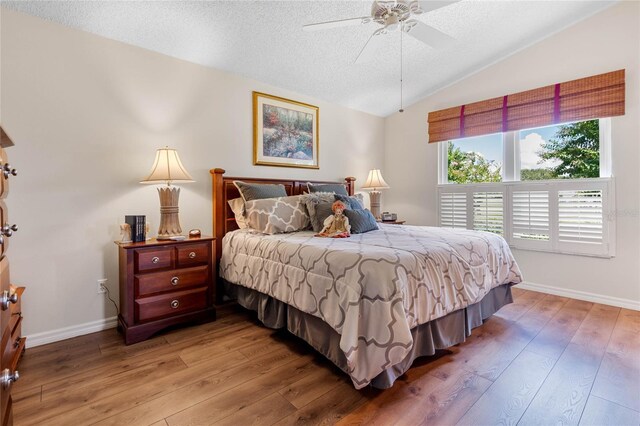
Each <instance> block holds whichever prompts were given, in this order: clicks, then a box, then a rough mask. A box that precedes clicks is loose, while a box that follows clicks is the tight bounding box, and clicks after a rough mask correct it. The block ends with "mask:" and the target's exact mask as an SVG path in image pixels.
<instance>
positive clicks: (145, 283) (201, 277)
mask: <svg viewBox="0 0 640 426" xmlns="http://www.w3.org/2000/svg"><path fill="white" fill-rule="evenodd" d="M208 278H209V266H197V267H194V268H185V269H176V270H173V271H165V272H154V273H151V274H143V275H136V277H135V285H136V297H138V296H146V295H149V294H153V293H161V292H165V291H180V290H184V289H185V288H189V287H196V286H204V285H208V284H209V283H208V282H207V279H208Z"/></svg>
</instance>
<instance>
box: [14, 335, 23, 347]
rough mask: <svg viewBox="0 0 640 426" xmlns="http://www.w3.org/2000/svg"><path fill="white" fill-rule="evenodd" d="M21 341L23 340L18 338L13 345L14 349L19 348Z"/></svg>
mask: <svg viewBox="0 0 640 426" xmlns="http://www.w3.org/2000/svg"><path fill="white" fill-rule="evenodd" d="M20 339H22V337H18V338H17V339H16V341H15V343H14V344H13V347H14V348H17V347H18V346H20Z"/></svg>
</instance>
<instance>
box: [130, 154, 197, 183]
mask: <svg viewBox="0 0 640 426" xmlns="http://www.w3.org/2000/svg"><path fill="white" fill-rule="evenodd" d="M164 182H166V183H167V184H170V183H171V182H195V181H194V180H193V178H192V177H191V175H190V174H189V173H188V172H187V171H186V170H185V168H184V166H183V165H182V162H181V161H180V157H179V156H178V151H176V150H175V149H171V148H168V147H165V148H160V149H158V150H157V151H156V160H155V161H154V162H153V167H151V173H149V176H147V177H146V178H145V179H144V180H142V181H141V182H140V183H164Z"/></svg>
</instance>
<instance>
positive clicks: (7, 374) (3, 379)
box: [0, 368, 20, 389]
mask: <svg viewBox="0 0 640 426" xmlns="http://www.w3.org/2000/svg"><path fill="white" fill-rule="evenodd" d="M19 378H20V373H18V371H17V370H16V371H14V372H13V374H11V371H10V370H9V369H8V368H5V369H4V370H2V374H0V384H2V388H3V389H9V387H10V386H11V383H13V382H17V381H18V379H19Z"/></svg>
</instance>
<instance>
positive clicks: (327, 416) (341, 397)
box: [275, 380, 376, 426]
mask: <svg viewBox="0 0 640 426" xmlns="http://www.w3.org/2000/svg"><path fill="white" fill-rule="evenodd" d="M371 392H374V393H375V392H376V391H375V390H372V389H366V390H363V391H358V390H356V389H355V388H354V387H353V384H351V380H349V381H346V380H344V381H341V382H340V383H339V384H338V386H336V387H335V388H334V389H333V390H332V391H331V392H327V393H325V394H324V395H322V396H321V397H320V398H317V399H315V400H313V401H311V402H310V403H309V404H307V405H305V406H304V407H303V408H302V409H300V410H298V411H296V412H295V413H293V414H290V415H289V416H287V417H285V418H284V419H282V420H280V421H279V422H277V423H275V424H276V425H280V426H284V425H334V424H338V423H339V422H340V420H341V419H343V418H344V417H345V416H346V415H347V414H348V413H349V412H351V411H352V410H355V409H357V408H358V407H359V406H360V405H361V404H363V403H364V402H365V401H366V395H368V394H369V393H371Z"/></svg>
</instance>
